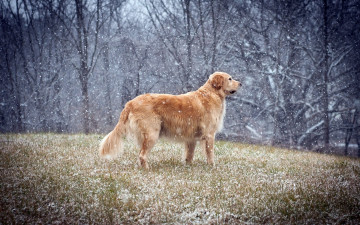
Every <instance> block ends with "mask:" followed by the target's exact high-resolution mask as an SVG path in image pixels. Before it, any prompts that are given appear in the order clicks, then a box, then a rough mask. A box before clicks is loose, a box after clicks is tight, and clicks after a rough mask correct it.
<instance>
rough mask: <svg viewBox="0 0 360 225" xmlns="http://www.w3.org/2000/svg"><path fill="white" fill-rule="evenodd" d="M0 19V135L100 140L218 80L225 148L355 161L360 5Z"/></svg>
mask: <svg viewBox="0 0 360 225" xmlns="http://www.w3.org/2000/svg"><path fill="white" fill-rule="evenodd" d="M0 20H1V22H0V131H1V132H66V133H77V132H84V133H106V132H109V131H110V130H111V129H112V128H113V127H114V126H115V124H116V123H117V120H118V117H119V115H120V112H121V110H122V108H123V106H124V104H125V103H126V102H127V101H129V100H130V99H132V98H134V97H135V96H137V95H140V94H143V93H148V92H152V93H171V94H180V93H184V92H187V91H192V90H196V89H197V88H198V87H200V86H201V85H202V84H203V83H204V82H205V81H206V80H207V78H208V76H209V75H210V74H211V73H213V72H214V71H224V72H227V73H229V74H231V75H232V76H233V77H234V78H235V79H237V80H240V81H241V82H242V83H243V87H242V89H241V90H240V91H239V92H238V93H237V94H236V95H234V96H232V97H231V98H229V99H228V100H227V114H226V117H225V124H224V129H223V131H222V133H221V134H220V136H221V137H222V138H225V139H233V140H240V141H246V142H256V143H264V144H271V145H282V146H286V147H293V148H296V147H300V148H306V149H319V148H328V147H329V146H339V145H341V146H344V149H345V152H344V153H345V154H347V153H348V146H354V144H357V146H356V147H357V148H358V154H359V155H360V147H359V146H360V76H359V72H360V51H359V49H360V46H359V44H360V23H359V22H360V3H359V1H358V0H296V1H295V0H294V1H291V0H288V1H286V0H285V1H284V0H266V1H265V0H166V1H165V0H136V1H130V0H114V1H113V0H37V1H35V0H3V1H0Z"/></svg>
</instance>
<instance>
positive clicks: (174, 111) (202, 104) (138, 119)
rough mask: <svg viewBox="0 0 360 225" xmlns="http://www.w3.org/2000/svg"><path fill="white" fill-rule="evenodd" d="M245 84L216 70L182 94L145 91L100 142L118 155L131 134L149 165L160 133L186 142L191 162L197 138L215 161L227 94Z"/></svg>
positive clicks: (108, 153) (105, 149) (105, 151)
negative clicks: (218, 133)
mask: <svg viewBox="0 0 360 225" xmlns="http://www.w3.org/2000/svg"><path fill="white" fill-rule="evenodd" d="M239 86H241V84H240V82H238V81H235V80H233V79H232V78H231V77H230V75H228V74H226V73H222V72H215V73H214V74H212V75H211V76H210V77H209V79H208V81H207V82H206V83H205V84H204V85H203V86H202V87H200V88H199V89H198V90H197V91H193V92H188V93H186V94H182V95H168V94H144V95H140V96H138V97H136V98H134V99H133V100H131V101H129V102H128V103H127V104H126V105H125V108H124V109H123V111H122V112H121V115H120V119H119V122H118V123H117V125H116V126H115V128H114V130H113V131H111V132H110V133H109V134H108V135H107V136H106V137H105V138H104V139H103V140H102V141H101V144H100V155H101V156H105V157H112V156H115V155H116V154H117V153H119V152H120V150H121V142H122V138H123V137H126V135H128V134H130V135H132V136H133V137H135V139H136V140H137V142H138V144H139V147H140V148H141V150H140V154H139V160H140V165H141V166H142V167H143V168H145V169H148V163H147V154H148V152H149V151H150V149H151V148H152V147H153V146H154V145H155V143H156V141H157V140H158V138H159V137H161V136H164V137H169V138H173V139H175V140H177V141H182V142H185V161H186V163H191V161H192V159H193V156H194V149H195V145H196V142H197V141H201V142H203V143H204V148H205V152H206V156H207V162H208V163H209V164H211V165H214V150H213V149H214V138H215V134H216V132H217V131H219V130H220V129H221V128H222V123H223V118H224V115H225V105H226V103H225V97H226V96H227V95H230V94H233V93H235V92H236V90H237V89H238V88H239Z"/></svg>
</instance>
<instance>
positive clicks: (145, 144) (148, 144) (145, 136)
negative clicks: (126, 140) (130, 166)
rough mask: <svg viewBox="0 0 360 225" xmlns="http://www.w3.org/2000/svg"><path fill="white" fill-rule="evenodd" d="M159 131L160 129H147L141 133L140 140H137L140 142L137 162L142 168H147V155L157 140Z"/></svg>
mask: <svg viewBox="0 0 360 225" xmlns="http://www.w3.org/2000/svg"><path fill="white" fill-rule="evenodd" d="M159 131H160V129H149V130H147V131H146V132H144V133H142V134H141V140H139V141H140V143H141V150H140V154H139V162H140V166H141V167H142V168H144V169H149V165H148V163H147V155H148V153H149V152H150V150H151V149H152V148H153V147H154V145H155V143H156V141H157V140H158V138H159Z"/></svg>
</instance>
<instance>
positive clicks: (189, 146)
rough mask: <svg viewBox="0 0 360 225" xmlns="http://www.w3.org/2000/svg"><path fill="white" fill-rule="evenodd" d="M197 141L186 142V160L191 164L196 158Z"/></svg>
mask: <svg viewBox="0 0 360 225" xmlns="http://www.w3.org/2000/svg"><path fill="white" fill-rule="evenodd" d="M195 146H196V141H190V142H185V162H186V164H191V162H192V160H193V158H194V151H195Z"/></svg>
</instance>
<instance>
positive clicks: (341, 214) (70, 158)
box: [0, 134, 360, 224]
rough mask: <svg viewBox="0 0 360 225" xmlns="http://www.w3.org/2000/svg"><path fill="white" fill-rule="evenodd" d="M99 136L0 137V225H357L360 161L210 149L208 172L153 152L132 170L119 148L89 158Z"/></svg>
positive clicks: (166, 150)
mask: <svg viewBox="0 0 360 225" xmlns="http://www.w3.org/2000/svg"><path fill="white" fill-rule="evenodd" d="M100 138H101V137H100V136H99V135H87V136H86V135H81V134H79V135H60V134H21V135H19V134H12V135H1V136H0V143H1V145H0V154H1V161H0V177H1V178H0V181H1V183H0V191H1V200H0V224H9V223H10V224H11V223H14V224H18V223H32V224H33V223H42V224H49V223H51V224H56V223H70V224H79V223H80V224H82V223H91V224H93V223H98V224H105V223H106V224H116V223H138V224H139V223H140V224H143V223H171V224H172V223H201V224H210V223H215V224H217V223H219V224H223V223H282V224H283V223H308V224H309V223H310V224H325V223H347V224H359V223H360V216H359V215H360V160H359V159H352V158H346V157H339V156H330V155H321V154H315V153H310V152H300V151H290V150H286V149H278V148H272V147H266V146H256V145H244V144H235V143H228V142H218V143H217V144H216V147H215V149H216V150H215V155H216V159H217V165H216V166H215V167H210V166H208V165H207V164H206V163H205V156H203V155H202V153H201V151H200V149H197V150H196V155H195V159H194V163H193V165H191V166H186V165H184V164H183V163H182V146H181V145H178V144H174V143H169V142H159V143H158V144H157V145H156V146H155V148H154V149H153V150H152V152H151V154H150V158H149V163H150V165H151V169H150V171H148V172H146V171H143V170H141V169H139V167H138V165H137V154H138V152H137V150H136V149H135V148H134V146H132V145H131V144H128V145H127V146H126V149H125V151H124V154H123V156H121V157H120V158H118V159H117V160H114V161H105V160H100V159H99V157H98V155H97V149H98V143H99V141H100Z"/></svg>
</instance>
